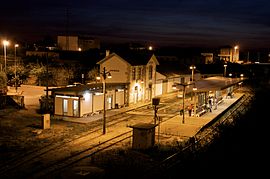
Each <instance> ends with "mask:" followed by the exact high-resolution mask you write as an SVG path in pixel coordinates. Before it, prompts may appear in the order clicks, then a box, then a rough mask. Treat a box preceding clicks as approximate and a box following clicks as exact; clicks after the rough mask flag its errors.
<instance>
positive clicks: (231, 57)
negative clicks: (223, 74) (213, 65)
mask: <svg viewBox="0 0 270 179" xmlns="http://www.w3.org/2000/svg"><path fill="white" fill-rule="evenodd" d="M218 56H219V57H220V59H221V60H223V61H225V62H232V63H238V62H239V47H238V46H237V45H236V46H234V47H232V46H224V47H221V48H220V54H218Z"/></svg>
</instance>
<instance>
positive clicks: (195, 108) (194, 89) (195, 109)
mask: <svg viewBox="0 0 270 179" xmlns="http://www.w3.org/2000/svg"><path fill="white" fill-rule="evenodd" d="M196 91H197V88H196V86H194V87H193V92H194V93H195V97H194V117H196V111H197V104H196V103H197V100H196Z"/></svg>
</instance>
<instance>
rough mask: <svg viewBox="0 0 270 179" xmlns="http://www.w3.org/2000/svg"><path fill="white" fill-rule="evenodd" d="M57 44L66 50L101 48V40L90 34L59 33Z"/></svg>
mask: <svg viewBox="0 0 270 179" xmlns="http://www.w3.org/2000/svg"><path fill="white" fill-rule="evenodd" d="M57 46H58V47H59V49H60V50H64V51H86V50H89V49H100V40H99V39H96V38H92V37H89V36H77V35H74V36H72V35H59V36H57Z"/></svg>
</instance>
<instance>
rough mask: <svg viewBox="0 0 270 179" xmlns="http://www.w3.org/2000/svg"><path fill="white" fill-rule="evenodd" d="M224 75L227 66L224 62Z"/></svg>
mask: <svg viewBox="0 0 270 179" xmlns="http://www.w3.org/2000/svg"><path fill="white" fill-rule="evenodd" d="M223 66H224V77H226V68H227V64H224V65H223Z"/></svg>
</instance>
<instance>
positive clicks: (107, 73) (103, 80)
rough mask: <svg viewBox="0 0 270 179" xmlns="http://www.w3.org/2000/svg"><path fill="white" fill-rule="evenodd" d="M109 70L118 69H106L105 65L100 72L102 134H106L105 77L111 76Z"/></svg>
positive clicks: (98, 78) (98, 77)
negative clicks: (101, 85) (101, 86)
mask: <svg viewBox="0 0 270 179" xmlns="http://www.w3.org/2000/svg"><path fill="white" fill-rule="evenodd" d="M111 71H117V72H118V70H109V71H107V70H106V68H105V67H103V70H102V72H100V76H101V77H102V84H103V134H106V79H107V77H108V78H112V75H111V73H110V72H111ZM100 76H97V77H96V79H97V80H100V79H101V78H100Z"/></svg>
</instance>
